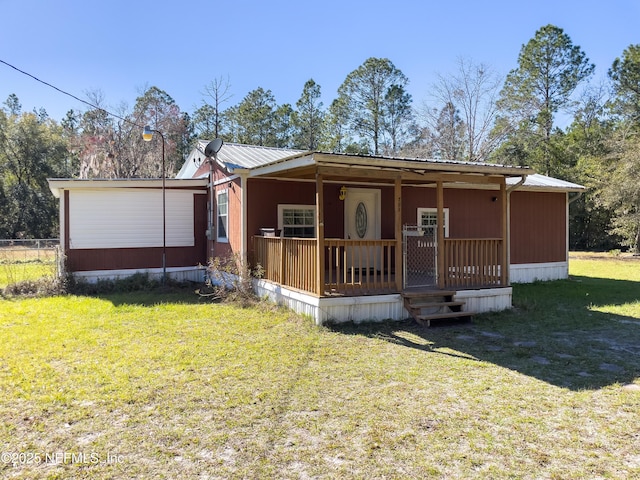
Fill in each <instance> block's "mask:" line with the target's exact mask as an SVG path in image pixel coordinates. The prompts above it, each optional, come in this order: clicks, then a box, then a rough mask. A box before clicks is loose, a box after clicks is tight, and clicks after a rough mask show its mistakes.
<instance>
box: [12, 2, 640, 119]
mask: <svg viewBox="0 0 640 480" xmlns="http://www.w3.org/2000/svg"><path fill="white" fill-rule="evenodd" d="M98 5H99V6H98ZM0 16H1V17H2V19H3V20H2V28H0V59H1V60H4V61H5V62H8V63H10V64H12V65H15V66H16V67H18V68H20V69H22V70H25V71H27V72H29V73H31V74H32V75H35V76H36V77H38V78H40V79H42V80H45V81H47V82H49V83H51V84H53V85H55V86H57V87H59V88H61V89H63V90H66V91H68V92H70V93H73V94H75V95H77V96H79V97H83V98H84V95H85V92H87V91H97V90H99V91H101V92H102V94H103V95H104V98H105V101H106V103H107V105H108V106H110V107H113V108H116V107H117V106H118V105H120V104H122V103H123V102H124V103H126V104H128V105H129V106H130V107H132V106H133V104H134V103H135V99H136V97H137V96H138V95H139V93H140V92H141V91H142V90H143V89H144V88H145V87H148V86H152V85H155V86H157V87H159V88H161V89H163V90H165V91H166V92H167V93H168V94H169V95H171V96H172V97H173V98H174V99H175V100H176V102H177V103H178V105H179V106H180V107H181V109H182V110H183V111H187V112H189V113H192V112H193V110H194V109H195V108H197V107H198V106H199V105H200V104H201V103H202V99H203V93H202V92H203V91H204V88H205V86H206V85H207V84H209V83H210V82H211V81H212V80H214V79H215V78H218V77H221V76H222V77H225V78H227V77H228V78H229V82H230V84H231V93H232V94H233V98H232V99H231V102H230V103H229V104H228V105H232V104H236V103H238V102H239V101H240V100H242V98H243V97H244V96H245V95H246V94H247V93H248V92H249V91H251V90H253V89H255V88H258V87H262V88H264V89H265V90H271V91H272V93H273V94H274V96H275V98H276V101H277V103H278V104H282V103H291V104H292V105H295V102H296V100H297V99H298V98H299V97H300V93H301V91H302V87H303V85H304V83H305V81H306V80H308V79H309V78H313V79H314V80H315V81H316V83H318V84H319V85H320V86H321V88H322V94H323V100H324V103H325V106H328V105H329V103H330V102H331V101H332V100H333V99H334V98H335V96H336V91H337V89H338V87H339V86H340V84H341V83H342V82H343V81H344V79H345V77H346V76H347V75H348V74H349V72H351V71H352V70H354V69H356V68H357V67H358V66H360V65H361V64H362V63H363V62H364V61H365V60H366V59H367V58H369V57H386V58H389V59H390V60H391V61H392V62H393V63H394V64H395V65H396V67H398V68H399V69H401V70H402V71H403V72H404V74H405V75H406V76H407V77H408V78H409V81H410V84H409V87H408V90H409V92H410V93H411V94H412V96H413V99H414V105H415V106H419V105H420V104H421V103H422V102H423V101H425V100H427V98H428V96H429V91H430V87H431V85H432V84H433V83H434V81H435V80H436V75H437V74H443V75H446V74H448V73H453V72H454V71H455V68H456V63H457V60H458V59H459V58H460V57H465V58H468V59H471V60H473V61H474V62H477V63H480V62H482V63H486V64H489V65H491V66H492V67H493V68H494V69H495V70H496V71H498V72H500V73H502V74H506V73H507V72H508V71H509V70H511V69H513V68H515V67H516V66H517V58H518V53H519V51H520V48H521V47H522V45H523V44H524V43H526V42H527V41H528V40H529V39H531V38H532V37H533V36H534V34H535V31H536V30H537V29H538V28H540V27H541V26H543V25H546V24H549V23H550V24H553V25H556V26H558V27H561V28H563V29H564V31H565V33H567V34H568V35H569V36H570V37H571V39H572V41H573V43H574V44H575V45H579V46H580V47H581V48H582V49H583V50H584V51H585V53H586V54H587V56H588V57H589V59H590V60H591V61H592V62H593V63H595V64H596V74H595V78H596V79H599V78H604V77H605V76H606V71H607V69H608V68H609V67H610V66H611V63H612V62H613V60H614V59H615V58H616V57H618V56H620V55H621V54H622V52H623V50H624V49H625V48H626V47H627V46H629V45H630V44H637V43H640V28H639V26H640V23H639V22H640V2H638V1H637V0H620V1H618V0H611V1H609V2H603V1H602V0H600V1H592V0H580V1H573V0H571V1H565V0H555V1H549V0H537V1H535V2H530V1H526V0H523V1H517V0H508V1H502V0H500V1H498V0H495V1H491V0H487V1H477V0H475V1H467V0H458V1H456V2H443V1H437V2H436V1H430V0H422V1H420V0H413V1H408V0H395V1H387V2H383V1H378V0H368V1H359V0H358V1H349V0H342V1H337V0H323V1H320V2H303V1H300V0H297V1H289V0H287V1H285V0H270V1H258V0H218V1H205V0H182V1H167V0H157V1H155V2H149V1H146V2H145V1H127V2H125V1H122V0H110V1H107V2H99V3H97V2H95V4H94V2H91V1H87V0H55V1H47V0H0ZM11 93H15V94H16V95H17V96H18V98H19V99H20V102H21V103H22V106H23V111H30V110H32V109H33V108H40V107H42V108H45V109H46V110H47V112H48V113H49V115H50V116H51V117H52V118H54V119H56V120H60V119H61V118H62V117H63V116H64V114H65V113H66V112H67V111H68V110H69V109H71V108H73V109H80V110H82V109H84V106H83V105H82V104H81V103H79V102H78V101H76V100H74V99H72V98H69V97H67V96H65V95H63V94H61V93H59V92H56V91H55V90H52V89H50V88H48V87H46V86H44V85H41V84H39V83H38V82H36V81H34V80H32V79H30V78H28V77H26V76H24V75H21V74H20V73H18V72H16V71H15V70H12V69H10V68H9V67H7V66H6V65H3V64H0V102H4V101H5V100H6V98H7V96H8V95H9V94H11Z"/></svg>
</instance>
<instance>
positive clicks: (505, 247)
mask: <svg viewBox="0 0 640 480" xmlns="http://www.w3.org/2000/svg"><path fill="white" fill-rule="evenodd" d="M500 202H501V205H502V262H501V263H500V285H502V286H503V287H506V286H507V285H509V243H510V242H509V228H508V225H509V217H508V215H509V209H508V207H507V202H508V193H507V182H506V179H505V178H504V177H502V180H501V181H500Z"/></svg>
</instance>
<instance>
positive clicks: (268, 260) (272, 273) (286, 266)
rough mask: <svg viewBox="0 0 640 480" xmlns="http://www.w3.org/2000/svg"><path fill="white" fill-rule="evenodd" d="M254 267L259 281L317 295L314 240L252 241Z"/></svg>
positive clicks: (265, 238) (276, 238)
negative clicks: (259, 276)
mask: <svg viewBox="0 0 640 480" xmlns="http://www.w3.org/2000/svg"><path fill="white" fill-rule="evenodd" d="M253 247H254V253H255V263H256V264H259V265H260V266H261V267H262V278H264V279H266V280H271V281H272V282H276V283H279V284H281V285H286V286H288V287H292V288H297V289H299V290H304V291H307V292H314V293H315V292H317V291H318V289H317V277H318V275H317V251H318V247H317V242H316V239H315V238H280V237H253Z"/></svg>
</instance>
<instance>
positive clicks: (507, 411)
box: [0, 257, 640, 479]
mask: <svg viewBox="0 0 640 480" xmlns="http://www.w3.org/2000/svg"><path fill="white" fill-rule="evenodd" d="M570 268H571V274H572V277H571V279H569V280H566V281H558V282H550V283H539V284H533V285H516V286H515V287H514V302H515V308H514V310H512V311H510V312H504V313H499V314H486V315H480V316H478V317H476V319H475V320H474V322H473V323H472V324H465V325H457V326H450V327H441V328H431V329H426V328H422V327H418V326H417V325H415V324H413V323H411V322H402V323H381V324H367V325H359V326H353V325H349V326H343V327H336V328H332V329H328V328H317V327H315V326H313V325H312V322H311V321H310V320H307V319H303V318H300V317H297V316H295V315H293V314H291V313H290V312H288V311H285V310H278V309H275V308H274V307H268V306H258V307H251V308H246V309H242V308H239V307H234V306H230V305H223V304H213V305H212V304H205V303H199V302H198V300H197V299H196V297H195V295H193V294H191V293H189V292H169V293H164V294H161V293H158V292H139V293H132V294H118V295H115V294H114V295H109V296H102V297H77V296H66V297H53V298H42V299H9V300H7V299H5V300H0V339H1V342H0V477H2V478H59V479H69V478H91V479H107V478H140V479H149V478H171V479H177V478H185V479H186V478H189V479H191V478H212V479H218V478H251V479H253V478H291V479H299V478H323V479H324V478H327V479H329V478H330V479H336V478H345V479H352V478H362V479H370V478H388V479H395V478H398V479H400V478H447V479H470V478H483V479H484V478H492V479H494V478H495V479H501V478H517V479H529V478H530V479H534V478H535V479H537V478H545V479H547V478H549V479H553V478H557V479H573V478H575V479H582V478H588V479H595V478H606V479H609V478H614V479H627V478H634V477H635V478H638V477H640V428H639V425H640V391H639V390H640V378H638V377H640V260H618V259H613V258H607V257H603V258H586V259H582V258H572V260H571V262H570Z"/></svg>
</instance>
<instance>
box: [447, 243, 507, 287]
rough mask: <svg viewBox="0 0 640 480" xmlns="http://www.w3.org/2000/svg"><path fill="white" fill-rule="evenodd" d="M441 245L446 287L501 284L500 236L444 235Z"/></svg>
mask: <svg viewBox="0 0 640 480" xmlns="http://www.w3.org/2000/svg"><path fill="white" fill-rule="evenodd" d="M444 247H445V251H444V269H443V271H444V285H445V287H446V288H461V287H462V288H464V287H491V286H500V285H502V277H501V273H502V271H501V264H502V239H500V238H460V239H454V238H445V240H444Z"/></svg>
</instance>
